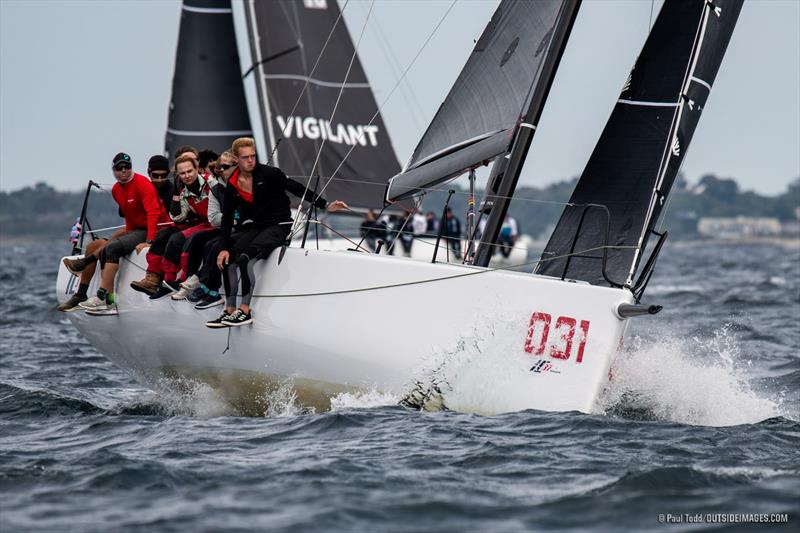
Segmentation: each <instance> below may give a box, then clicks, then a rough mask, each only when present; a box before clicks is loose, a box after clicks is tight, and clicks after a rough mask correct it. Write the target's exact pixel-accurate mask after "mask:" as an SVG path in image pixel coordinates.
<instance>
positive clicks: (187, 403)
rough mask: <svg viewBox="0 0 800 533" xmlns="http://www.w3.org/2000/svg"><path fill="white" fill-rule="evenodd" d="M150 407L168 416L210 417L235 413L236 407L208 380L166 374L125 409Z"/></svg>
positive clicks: (124, 409)
mask: <svg viewBox="0 0 800 533" xmlns="http://www.w3.org/2000/svg"><path fill="white" fill-rule="evenodd" d="M142 407H150V408H154V410H155V411H156V412H158V413H161V414H163V415H165V416H196V417H201V418H211V417H217V416H226V415H234V414H236V410H235V409H234V408H233V407H232V406H231V405H230V404H228V403H227V402H226V401H225V400H223V399H222V397H220V395H219V394H217V393H216V391H214V389H212V388H211V387H210V386H208V385H207V384H205V383H202V382H199V381H195V380H192V379H188V378H169V379H167V378H163V379H162V380H161V382H160V383H159V384H158V387H156V390H155V391H152V392H150V391H148V392H146V393H145V397H144V398H141V397H140V398H136V399H134V400H133V401H132V402H131V403H129V404H127V405H125V406H124V407H123V412H124V411H126V410H135V409H137V408H142Z"/></svg>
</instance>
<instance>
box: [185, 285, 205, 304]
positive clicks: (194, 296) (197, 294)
mask: <svg viewBox="0 0 800 533" xmlns="http://www.w3.org/2000/svg"><path fill="white" fill-rule="evenodd" d="M205 297H206V291H205V289H203V287H197V288H196V289H194V290H193V291H192V292H190V293H189V294H187V295H186V299H187V300H188V301H190V302H192V303H193V304H196V303H197V302H199V301H200V300H202V299H203V298H205Z"/></svg>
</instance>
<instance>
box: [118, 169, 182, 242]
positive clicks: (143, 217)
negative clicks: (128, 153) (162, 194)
mask: <svg viewBox="0 0 800 533" xmlns="http://www.w3.org/2000/svg"><path fill="white" fill-rule="evenodd" d="M111 196H113V197H114V200H115V201H116V202H117V204H119V210H120V212H121V213H122V216H123V217H125V230H126V231H133V230H135V229H147V240H148V241H152V240H153V239H155V238H156V233H157V232H158V229H159V228H158V224H160V223H162V222H170V219H169V216H168V215H167V211H166V209H164V206H163V205H162V204H161V201H159V199H158V193H157V192H156V188H155V187H154V186H153V184H152V183H150V180H149V179H147V178H146V177H144V176H142V175H141V174H136V173H134V174H133V178H131V181H129V182H128V183H126V184H124V185H123V184H122V183H119V182H117V183H115V184H114V187H112V188H111Z"/></svg>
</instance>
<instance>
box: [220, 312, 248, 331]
mask: <svg viewBox="0 0 800 533" xmlns="http://www.w3.org/2000/svg"><path fill="white" fill-rule="evenodd" d="M252 322H253V315H252V314H250V313H245V312H244V311H242V310H241V309H237V310H236V311H234V312H233V313H232V314H230V315H227V316H225V317H223V318H222V323H223V324H225V325H226V326H231V327H236V326H244V325H245V324H250V323H252Z"/></svg>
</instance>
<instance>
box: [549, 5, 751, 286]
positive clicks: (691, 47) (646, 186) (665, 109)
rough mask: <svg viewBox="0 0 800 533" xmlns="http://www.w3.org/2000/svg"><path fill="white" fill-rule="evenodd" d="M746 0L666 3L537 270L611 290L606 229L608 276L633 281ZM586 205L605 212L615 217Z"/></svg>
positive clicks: (618, 279) (617, 281) (628, 282)
mask: <svg viewBox="0 0 800 533" xmlns="http://www.w3.org/2000/svg"><path fill="white" fill-rule="evenodd" d="M742 1H743V0H714V2H713V3H711V2H708V1H707V0H690V1H689V0H687V1H674V2H673V1H668V2H665V4H664V6H663V7H662V9H661V12H660V13H659V15H658V19H657V20H656V23H655V25H654V26H653V29H652V31H651V32H650V35H649V36H648V38H647V41H646V42H645V45H644V48H643V50H642V52H641V54H640V55H639V58H638V59H637V61H636V64H635V65H634V68H633V70H632V71H631V74H630V76H629V77H628V80H627V81H626V82H625V85H624V87H623V89H622V93H621V94H620V97H619V100H618V101H617V104H616V106H615V107H614V110H613V112H612V114H611V118H610V119H609V120H608V123H607V124H606V127H605V129H604V130H603V134H602V135H601V137H600V140H599V141H598V143H597V146H596V147H595V149H594V152H593V153H592V155H591V158H590V159H589V162H588V164H587V165H586V169H585V170H584V171H583V174H582V175H581V178H580V180H579V181H578V184H577V186H576V188H575V190H574V192H573V193H572V196H571V197H570V200H569V205H568V206H567V207H566V208H565V209H564V212H563V213H562V215H561V218H560V220H559V221H558V224H557V225H556V228H555V230H554V231H553V234H552V235H551V237H550V240H549V242H548V244H547V246H546V248H545V250H544V252H543V253H542V262H541V263H540V264H539V266H538V268H537V270H536V272H537V273H538V274H545V275H551V276H565V277H566V278H569V279H575V280H582V281H587V282H589V283H592V284H600V285H603V284H608V280H606V279H605V278H604V276H603V272H602V266H603V262H602V260H601V259H599V258H601V257H602V250H600V249H599V248H600V247H602V246H604V245H605V244H606V233H608V245H609V246H610V247H611V248H609V249H608V250H607V252H608V260H607V263H606V273H607V275H608V278H609V279H610V280H611V281H612V282H613V283H616V284H619V285H626V286H630V285H631V284H632V280H633V276H634V274H635V272H636V269H637V266H638V264H639V261H640V259H641V253H642V251H643V250H644V248H645V246H646V245H647V239H648V236H649V235H650V233H651V232H652V229H653V228H654V225H655V223H656V221H657V220H658V217H659V215H660V214H661V211H662V209H663V208H664V206H665V203H666V200H667V197H668V195H669V192H670V188H671V187H672V184H673V182H674V180H675V177H676V175H677V173H678V170H679V168H680V165H681V163H682V162H683V159H684V157H685V156H686V151H687V149H688V147H689V142H690V141H691V139H692V135H693V134H694V130H695V127H696V126H697V122H698V120H699V119H700V115H701V113H702V111H703V109H704V108H705V106H706V101H707V99H708V95H709V93H710V91H711V87H712V86H713V84H714V80H715V78H716V75H717V71H718V70H719V66H720V63H721V61H722V57H723V55H724V54H725V50H726V48H727V46H728V42H729V41H730V38H731V34H732V32H733V28H734V26H735V25H736V20H737V18H738V16H739V11H740V10H741V7H742ZM588 204H599V205H602V206H605V207H606V208H607V209H608V214H606V212H605V210H604V209H602V208H598V207H588V208H587V207H586V206H587V205H588ZM584 214H585V220H584V222H583V225H582V226H581V227H580V228H579V226H580V221H581V218H582V216H583V215H584ZM609 216H610V224H607V220H608V219H609V218H608V217H609ZM579 229H580V234H579V235H578V230H579ZM576 235H577V242H574V243H573V241H574V240H575V238H576ZM573 244H574V250H575V252H576V254H578V255H575V256H574V257H571V258H570V259H569V263H568V269H567V270H566V271H565V269H566V268H567V259H566V258H565V256H566V255H568V254H569V253H570V250H571V249H573ZM587 256H592V257H587Z"/></svg>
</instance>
